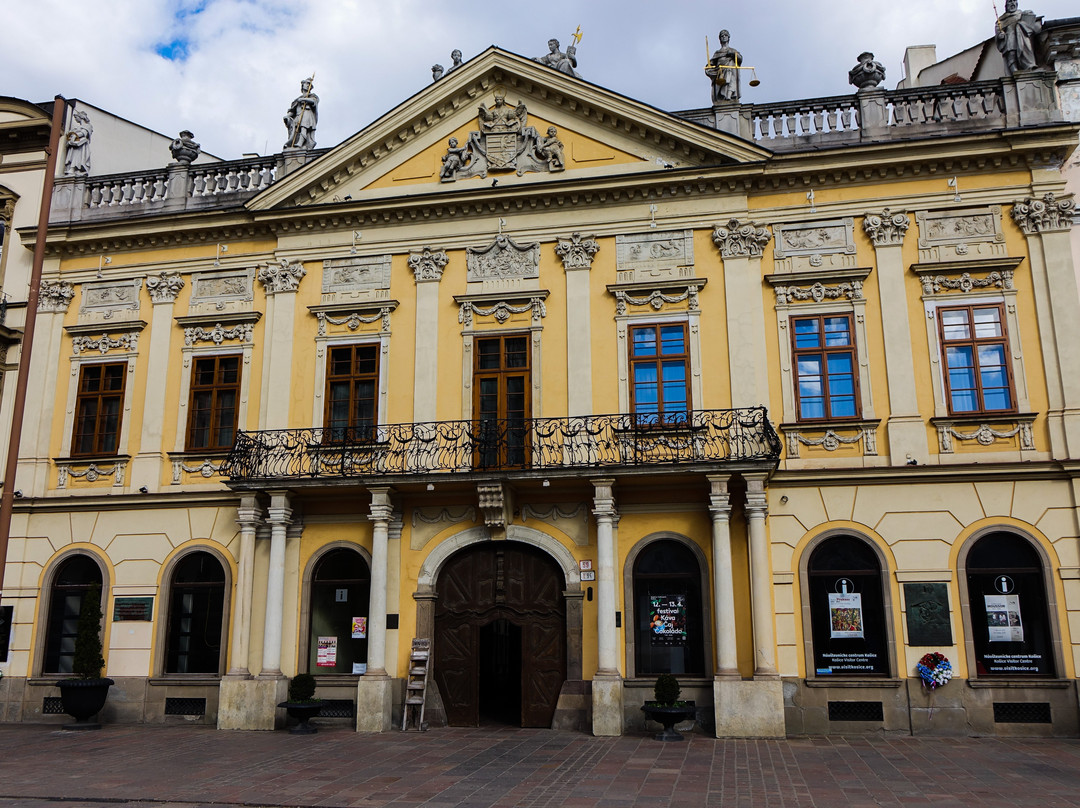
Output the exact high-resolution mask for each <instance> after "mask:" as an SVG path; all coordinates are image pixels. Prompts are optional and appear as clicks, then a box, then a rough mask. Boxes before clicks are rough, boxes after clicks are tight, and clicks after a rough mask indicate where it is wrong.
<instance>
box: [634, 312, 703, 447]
mask: <svg viewBox="0 0 1080 808" xmlns="http://www.w3.org/2000/svg"><path fill="white" fill-rule="evenodd" d="M672 327H678V328H680V329H681V330H682V338H683V352H682V353H681V354H664V353H661V344H662V343H661V337H660V332H661V329H664V328H672ZM645 329H652V330H653V332H654V334H655V337H656V353H655V354H653V355H651V356H647V357H636V356H634V333H635V332H636V331H641V330H645ZM626 350H627V367H628V376H627V383H628V385H629V388H630V389H629V393H630V412H631V413H632V414H633V415H634V416H635V419H640V418H641V417H642V416H655V418H656V425H658V426H663V425H665V424H671V423H686V422H688V421H689V420H690V413H692V412H693V410H694V399H693V389H692V386H691V370H692V367H691V364H692V363H691V351H690V329H689V328H688V327H687V323H686V322H685V321H667V322H663V321H661V322H648V323H634V324H630V325H628V326H627V348H626ZM677 360H681V361H682V363H683V390H684V392H685V395H686V398H685V400H686V407H685V409H683V410H670V411H665V409H664V380H663V374H662V373H661V364H662V363H663V362H671V361H677ZM649 364H651V365H653V366H654V367H655V368H656V371H657V373H656V388H657V389H656V408H657V409H656V412H655V413H651V412H649V413H646V412H642V413H639V412H638V402H637V384H636V382H635V380H634V379H635V371H636V369H637V368H638V367H640V366H642V365H649ZM666 413H669V414H670V415H676V414H681V416H682V417H681V419H680V420H675V419H673V418H671V419H669V418H668V417H665V415H666ZM639 425H645V424H644V423H642V424H639Z"/></svg>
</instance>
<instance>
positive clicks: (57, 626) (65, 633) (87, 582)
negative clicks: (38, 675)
mask: <svg viewBox="0 0 1080 808" xmlns="http://www.w3.org/2000/svg"><path fill="white" fill-rule="evenodd" d="M101 585H102V582H101V567H99V566H98V565H97V562H96V561H94V559H93V558H91V557H90V556H88V555H84V554H82V553H79V554H78V555H73V556H69V557H68V558H66V559H64V560H63V561H62V562H60V566H59V567H58V568H57V570H56V575H55V576H53V581H52V586H51V587H50V590H49V616H48V619H47V622H46V624H45V625H46V630H45V658H44V661H43V663H42V667H41V671H42V673H71V663H72V661H73V659H74V657H75V635H76V634H77V633H78V625H79V610H80V609H81V608H82V602H83V598H84V597H86V593H87V592H88V591H89V590H90V589H92V588H93V587H95V586H96V587H99V588H100V587H101ZM101 602H102V604H103V605H104V603H105V597H104V596H102V598H101ZM102 611H104V608H102Z"/></svg>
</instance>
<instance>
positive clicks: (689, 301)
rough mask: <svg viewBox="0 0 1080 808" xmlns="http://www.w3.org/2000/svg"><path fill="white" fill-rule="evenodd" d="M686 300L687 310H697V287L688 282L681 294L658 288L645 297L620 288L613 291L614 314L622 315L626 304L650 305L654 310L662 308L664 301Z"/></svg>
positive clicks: (677, 301) (698, 306)
mask: <svg viewBox="0 0 1080 808" xmlns="http://www.w3.org/2000/svg"><path fill="white" fill-rule="evenodd" d="M684 300H685V301H686V310H687V311H698V310H699V309H700V305H699V304H698V287H697V285H695V284H690V285H689V286H687V287H686V291H685V292H683V293H682V294H681V295H666V294H664V293H663V292H661V291H660V290H659V289H656V290H654V291H653V292H652V293H651V294H649V295H648V296H647V297H634V296H633V295H630V294H628V293H626V292H624V291H622V290H621V289H619V290H616V291H615V314H616V315H617V316H622V315H624V314H626V312H627V306H652V308H653V309H654V310H655V311H660V310H662V309H663V308H664V304H665V303H672V304H674V303H682V302H683V301H684Z"/></svg>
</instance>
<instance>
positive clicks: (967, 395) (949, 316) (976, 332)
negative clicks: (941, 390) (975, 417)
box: [938, 304, 1016, 415]
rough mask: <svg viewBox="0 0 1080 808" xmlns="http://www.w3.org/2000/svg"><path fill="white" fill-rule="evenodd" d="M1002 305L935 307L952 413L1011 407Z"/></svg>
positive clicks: (983, 411)
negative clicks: (936, 308)
mask: <svg viewBox="0 0 1080 808" xmlns="http://www.w3.org/2000/svg"><path fill="white" fill-rule="evenodd" d="M1004 315H1005V313H1004V310H1003V307H1002V306H1001V304H989V305H977V306H957V307H955V308H947V309H944V308H943V309H939V310H938V325H939V327H940V329H941V348H942V352H943V354H944V357H945V389H946V396H947V398H948V401H949V412H950V413H951V414H952V415H964V414H967V413H976V414H977V413H989V412H1010V411H1012V410H1013V409H1014V408H1015V406H1016V405H1015V403H1014V398H1013V390H1012V375H1011V373H1010V370H1009V349H1008V338H1007V336H1006V334H1005V316H1004Z"/></svg>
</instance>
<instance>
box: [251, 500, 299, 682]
mask: <svg viewBox="0 0 1080 808" xmlns="http://www.w3.org/2000/svg"><path fill="white" fill-rule="evenodd" d="M269 493H270V507H269V509H268V511H267V514H268V515H267V520H266V521H267V522H269V523H270V569H269V571H268V572H267V574H266V623H265V624H264V626H263V659H262V670H261V672H260V673H259V676H261V677H263V678H267V677H270V678H277V677H280V676H281V620H282V599H283V598H284V596H285V535H286V531H287V530H288V527H289V522H290V521H291V518H292V508H290V507H289V506H290V505H291V501H290V495H289V492H288V491H271V492H269Z"/></svg>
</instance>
